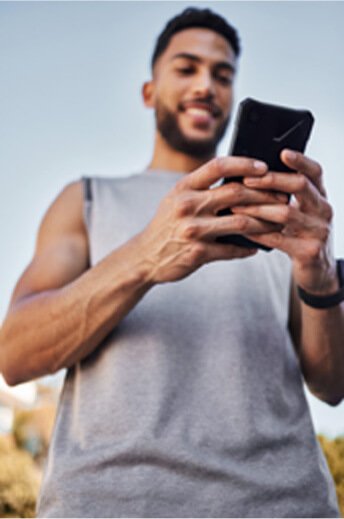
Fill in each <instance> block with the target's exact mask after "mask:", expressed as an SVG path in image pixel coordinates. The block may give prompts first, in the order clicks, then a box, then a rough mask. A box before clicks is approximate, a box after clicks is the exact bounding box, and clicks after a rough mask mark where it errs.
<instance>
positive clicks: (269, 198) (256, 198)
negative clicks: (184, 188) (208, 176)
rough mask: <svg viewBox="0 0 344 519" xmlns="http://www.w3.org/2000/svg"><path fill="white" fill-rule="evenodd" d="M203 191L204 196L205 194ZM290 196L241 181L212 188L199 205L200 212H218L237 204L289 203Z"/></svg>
mask: <svg viewBox="0 0 344 519" xmlns="http://www.w3.org/2000/svg"><path fill="white" fill-rule="evenodd" d="M203 193H205V192H202V196H203ZM287 202H288V197H287V195H286V194H284V193H274V192H273V191H263V190H261V191H258V190H254V189H249V188H247V187H246V186H244V185H243V184H242V183H239V182H231V183H228V184H224V185H222V186H219V187H216V188H214V189H211V190H209V191H208V192H207V194H206V195H205V196H204V197H203V200H202V203H201V204H200V206H199V208H198V209H199V213H198V214H202V213H203V214H204V213H212V214H216V213H218V212H219V211H221V210H222V209H226V208H228V207H232V206H235V205H247V204H254V205H255V204H281V203H285V204H286V203H287Z"/></svg>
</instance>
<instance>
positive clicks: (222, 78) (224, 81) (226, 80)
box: [216, 75, 233, 86]
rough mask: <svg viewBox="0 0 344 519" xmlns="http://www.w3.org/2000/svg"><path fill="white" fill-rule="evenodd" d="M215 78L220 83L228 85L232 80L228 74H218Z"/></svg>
mask: <svg viewBox="0 0 344 519" xmlns="http://www.w3.org/2000/svg"><path fill="white" fill-rule="evenodd" d="M216 79H217V80H218V81H219V82H220V83H221V84H222V85H228V86H230V85H231V84H232V83H233V80H232V78H231V77H229V76H222V75H218V76H217V77H216Z"/></svg>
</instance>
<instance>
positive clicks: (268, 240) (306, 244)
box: [246, 232, 321, 264]
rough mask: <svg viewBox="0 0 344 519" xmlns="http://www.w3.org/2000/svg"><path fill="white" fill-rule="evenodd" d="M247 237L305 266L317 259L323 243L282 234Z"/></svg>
mask: <svg viewBox="0 0 344 519" xmlns="http://www.w3.org/2000/svg"><path fill="white" fill-rule="evenodd" d="M246 237H247V238H249V239H250V238H252V239H254V241H255V242H256V243H260V244H261V245H265V246H266V247H270V248H272V249H278V250H280V251H282V252H285V253H286V254H288V255H289V256H291V257H292V258H295V259H298V260H299V261H302V262H303V263H304V264H307V263H308V262H310V261H311V260H312V259H313V258H315V257H317V255H319V250H320V247H321V242H319V241H318V240H316V239H313V240H310V239H302V238H295V237H292V236H286V235H284V234H283V233H282V232H276V233H274V232H272V233H269V234H254V235H252V236H250V235H246Z"/></svg>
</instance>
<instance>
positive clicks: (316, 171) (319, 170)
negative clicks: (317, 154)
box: [314, 162, 322, 178]
mask: <svg viewBox="0 0 344 519" xmlns="http://www.w3.org/2000/svg"><path fill="white" fill-rule="evenodd" d="M314 176H315V177H316V178H320V177H321V176H322V167H321V166H320V164H319V163H318V162H315V163H314Z"/></svg>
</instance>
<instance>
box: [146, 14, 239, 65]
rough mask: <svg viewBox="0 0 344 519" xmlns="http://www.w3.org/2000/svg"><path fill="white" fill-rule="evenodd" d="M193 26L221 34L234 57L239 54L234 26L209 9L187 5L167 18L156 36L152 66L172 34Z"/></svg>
mask: <svg viewBox="0 0 344 519" xmlns="http://www.w3.org/2000/svg"><path fill="white" fill-rule="evenodd" d="M193 27H202V28H204V29H210V30H212V31H214V32H217V33H218V34H221V36H223V37H224V38H225V39H226V40H227V41H228V43H229V44H230V45H231V47H232V48H233V51H234V53H235V55H236V57H238V56H239V54H240V51H241V48H240V40H239V36H238V33H237V31H236V29H234V27H232V26H231V25H230V24H229V23H228V22H227V21H226V20H225V19H224V18H222V16H220V15H218V14H216V13H214V12H213V11H211V10H210V9H198V8H196V7H187V8H186V9H185V10H184V11H183V12H182V13H181V14H178V15H177V16H175V17H174V18H172V19H171V20H169V21H168V22H167V24H166V26H165V28H164V30H163V31H162V32H161V33H160V35H159V36H158V38H157V41H156V44H155V48H154V52H153V56H152V61H151V66H152V68H153V67H154V65H155V62H156V61H157V59H158V58H159V57H160V56H161V54H162V53H163V52H164V51H165V50H166V48H167V46H168V44H169V42H170V39H171V38H172V36H173V35H174V34H176V33H177V32H179V31H183V30H184V29H191V28H193Z"/></svg>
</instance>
